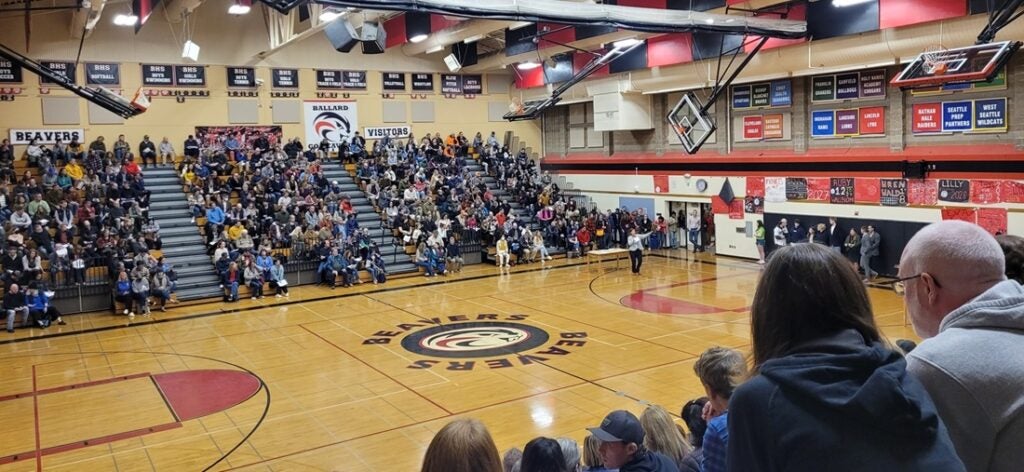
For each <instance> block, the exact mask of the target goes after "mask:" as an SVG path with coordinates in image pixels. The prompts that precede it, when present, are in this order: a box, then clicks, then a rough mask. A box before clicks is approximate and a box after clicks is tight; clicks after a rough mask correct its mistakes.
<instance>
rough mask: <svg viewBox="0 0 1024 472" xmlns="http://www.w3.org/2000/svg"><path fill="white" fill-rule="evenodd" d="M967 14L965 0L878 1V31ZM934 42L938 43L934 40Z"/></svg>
mask: <svg viewBox="0 0 1024 472" xmlns="http://www.w3.org/2000/svg"><path fill="white" fill-rule="evenodd" d="M966 14H967V0H929V1H927V2H922V1H920V0H879V3H878V16H879V23H878V27H879V28H880V29H885V28H896V27H898V26H906V25H913V24H916V23H924V22H927V21H936V20H943V19H946V18H956V17H960V16H964V15H966ZM936 42H938V41H937V40H936Z"/></svg>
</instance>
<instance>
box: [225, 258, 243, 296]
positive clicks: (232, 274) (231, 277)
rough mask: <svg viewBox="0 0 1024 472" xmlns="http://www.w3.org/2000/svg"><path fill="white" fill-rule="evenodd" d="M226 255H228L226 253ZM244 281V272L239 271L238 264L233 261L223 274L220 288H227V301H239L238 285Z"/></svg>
mask: <svg viewBox="0 0 1024 472" xmlns="http://www.w3.org/2000/svg"><path fill="white" fill-rule="evenodd" d="M225 257H227V256H226V255H225ZM241 282H242V274H240V273H239V272H238V264H236V263H234V262H231V263H230V264H228V267H227V270H225V271H224V272H223V273H222V274H221V278H220V288H222V289H224V290H225V294H224V301H225V302H237V301H238V285H239V284H240V283H241Z"/></svg>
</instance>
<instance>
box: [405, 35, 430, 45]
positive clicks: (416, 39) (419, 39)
mask: <svg viewBox="0 0 1024 472" xmlns="http://www.w3.org/2000/svg"><path fill="white" fill-rule="evenodd" d="M426 39H427V35H425V34H417V35H416V36H413V37H411V38H409V42H410V43H422V42H423V41H425V40H426Z"/></svg>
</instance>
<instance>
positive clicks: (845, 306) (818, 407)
mask: <svg viewBox="0 0 1024 472" xmlns="http://www.w3.org/2000/svg"><path fill="white" fill-rule="evenodd" d="M979 231H980V230H979ZM990 239H991V238H990ZM991 244H992V246H993V247H994V248H995V251H996V254H997V255H999V256H1001V254H1000V253H999V252H998V246H997V245H996V244H995V241H991ZM908 266H912V264H908ZM908 268H910V269H913V267H908ZM1000 269H1001V267H1000ZM793 274H801V283H799V284H795V283H793V279H792V275H793ZM999 275H1000V277H1001V275H1002V272H1001V271H1000V272H999ZM857 278H858V277H857V274H856V273H855V272H854V271H853V270H852V269H851V268H850V266H849V264H848V263H847V262H846V260H844V259H843V257H842V256H841V255H840V254H837V253H836V252H834V251H831V250H829V249H828V248H827V247H825V246H821V245H817V244H795V245H792V246H787V247H783V248H779V249H777V250H776V251H775V252H774V253H773V254H772V256H771V257H770V258H769V260H768V263H767V264H766V265H765V268H764V271H763V273H762V276H761V279H760V281H759V282H758V286H757V290H756V292H755V294H754V300H753V302H752V306H753V309H752V312H751V337H752V340H753V348H752V351H753V372H754V373H755V376H754V377H753V378H751V379H750V380H748V381H747V382H746V383H744V384H743V385H741V386H739V387H738V388H737V389H736V392H735V394H734V395H732V398H731V399H730V401H729V459H728V463H729V469H730V470H743V471H760V470H796V469H806V468H808V467H813V468H824V469H827V470H830V471H847V470H848V471H863V470H899V471H936V470H942V471H962V470H965V469H964V467H963V465H962V464H961V462H960V460H959V459H958V458H957V456H956V451H955V450H954V449H953V444H952V442H951V441H950V439H949V435H948V433H947V432H946V428H945V426H944V425H943V424H942V421H941V420H940V419H939V417H938V415H937V414H936V412H935V406H934V404H932V401H931V399H930V398H929V397H928V394H927V393H926V392H925V390H924V388H923V387H922V386H921V384H920V383H918V381H917V380H915V379H914V378H913V377H912V376H910V375H909V374H908V373H907V371H906V361H905V360H904V358H903V356H902V355H901V354H900V353H898V352H895V351H893V350H892V349H891V348H890V347H889V346H888V344H887V343H885V342H884V341H883V339H882V336H881V334H880V333H879V331H878V328H877V326H876V325H875V320H874V316H873V314H872V311H871V303H870V301H869V299H868V295H867V290H865V289H864V287H863V285H862V284H860V283H858V280H857ZM1018 290H1019V287H1018ZM711 402H712V403H714V402H715V398H714V397H711ZM714 421H715V420H712V421H711V423H710V424H709V425H708V432H709V433H710V432H711V430H712V428H713V427H714ZM710 456H712V449H711V444H710V443H709V439H708V438H707V437H705V439H704V458H705V461H707V460H708V458H709V457H710Z"/></svg>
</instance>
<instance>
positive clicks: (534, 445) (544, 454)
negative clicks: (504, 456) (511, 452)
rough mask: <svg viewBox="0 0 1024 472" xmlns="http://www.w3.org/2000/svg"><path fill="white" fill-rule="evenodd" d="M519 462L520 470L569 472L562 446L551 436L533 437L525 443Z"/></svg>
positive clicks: (527, 471)
mask: <svg viewBox="0 0 1024 472" xmlns="http://www.w3.org/2000/svg"><path fill="white" fill-rule="evenodd" d="M521 464H522V465H521V466H520V468H519V470H520V472H569V471H568V470H567V469H566V467H565V455H563V454H562V447H561V446H559V445H558V441H555V440H554V439H551V438H545V437H540V438H533V439H531V440H530V442H528V443H526V447H525V448H523V462H522V463H521Z"/></svg>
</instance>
